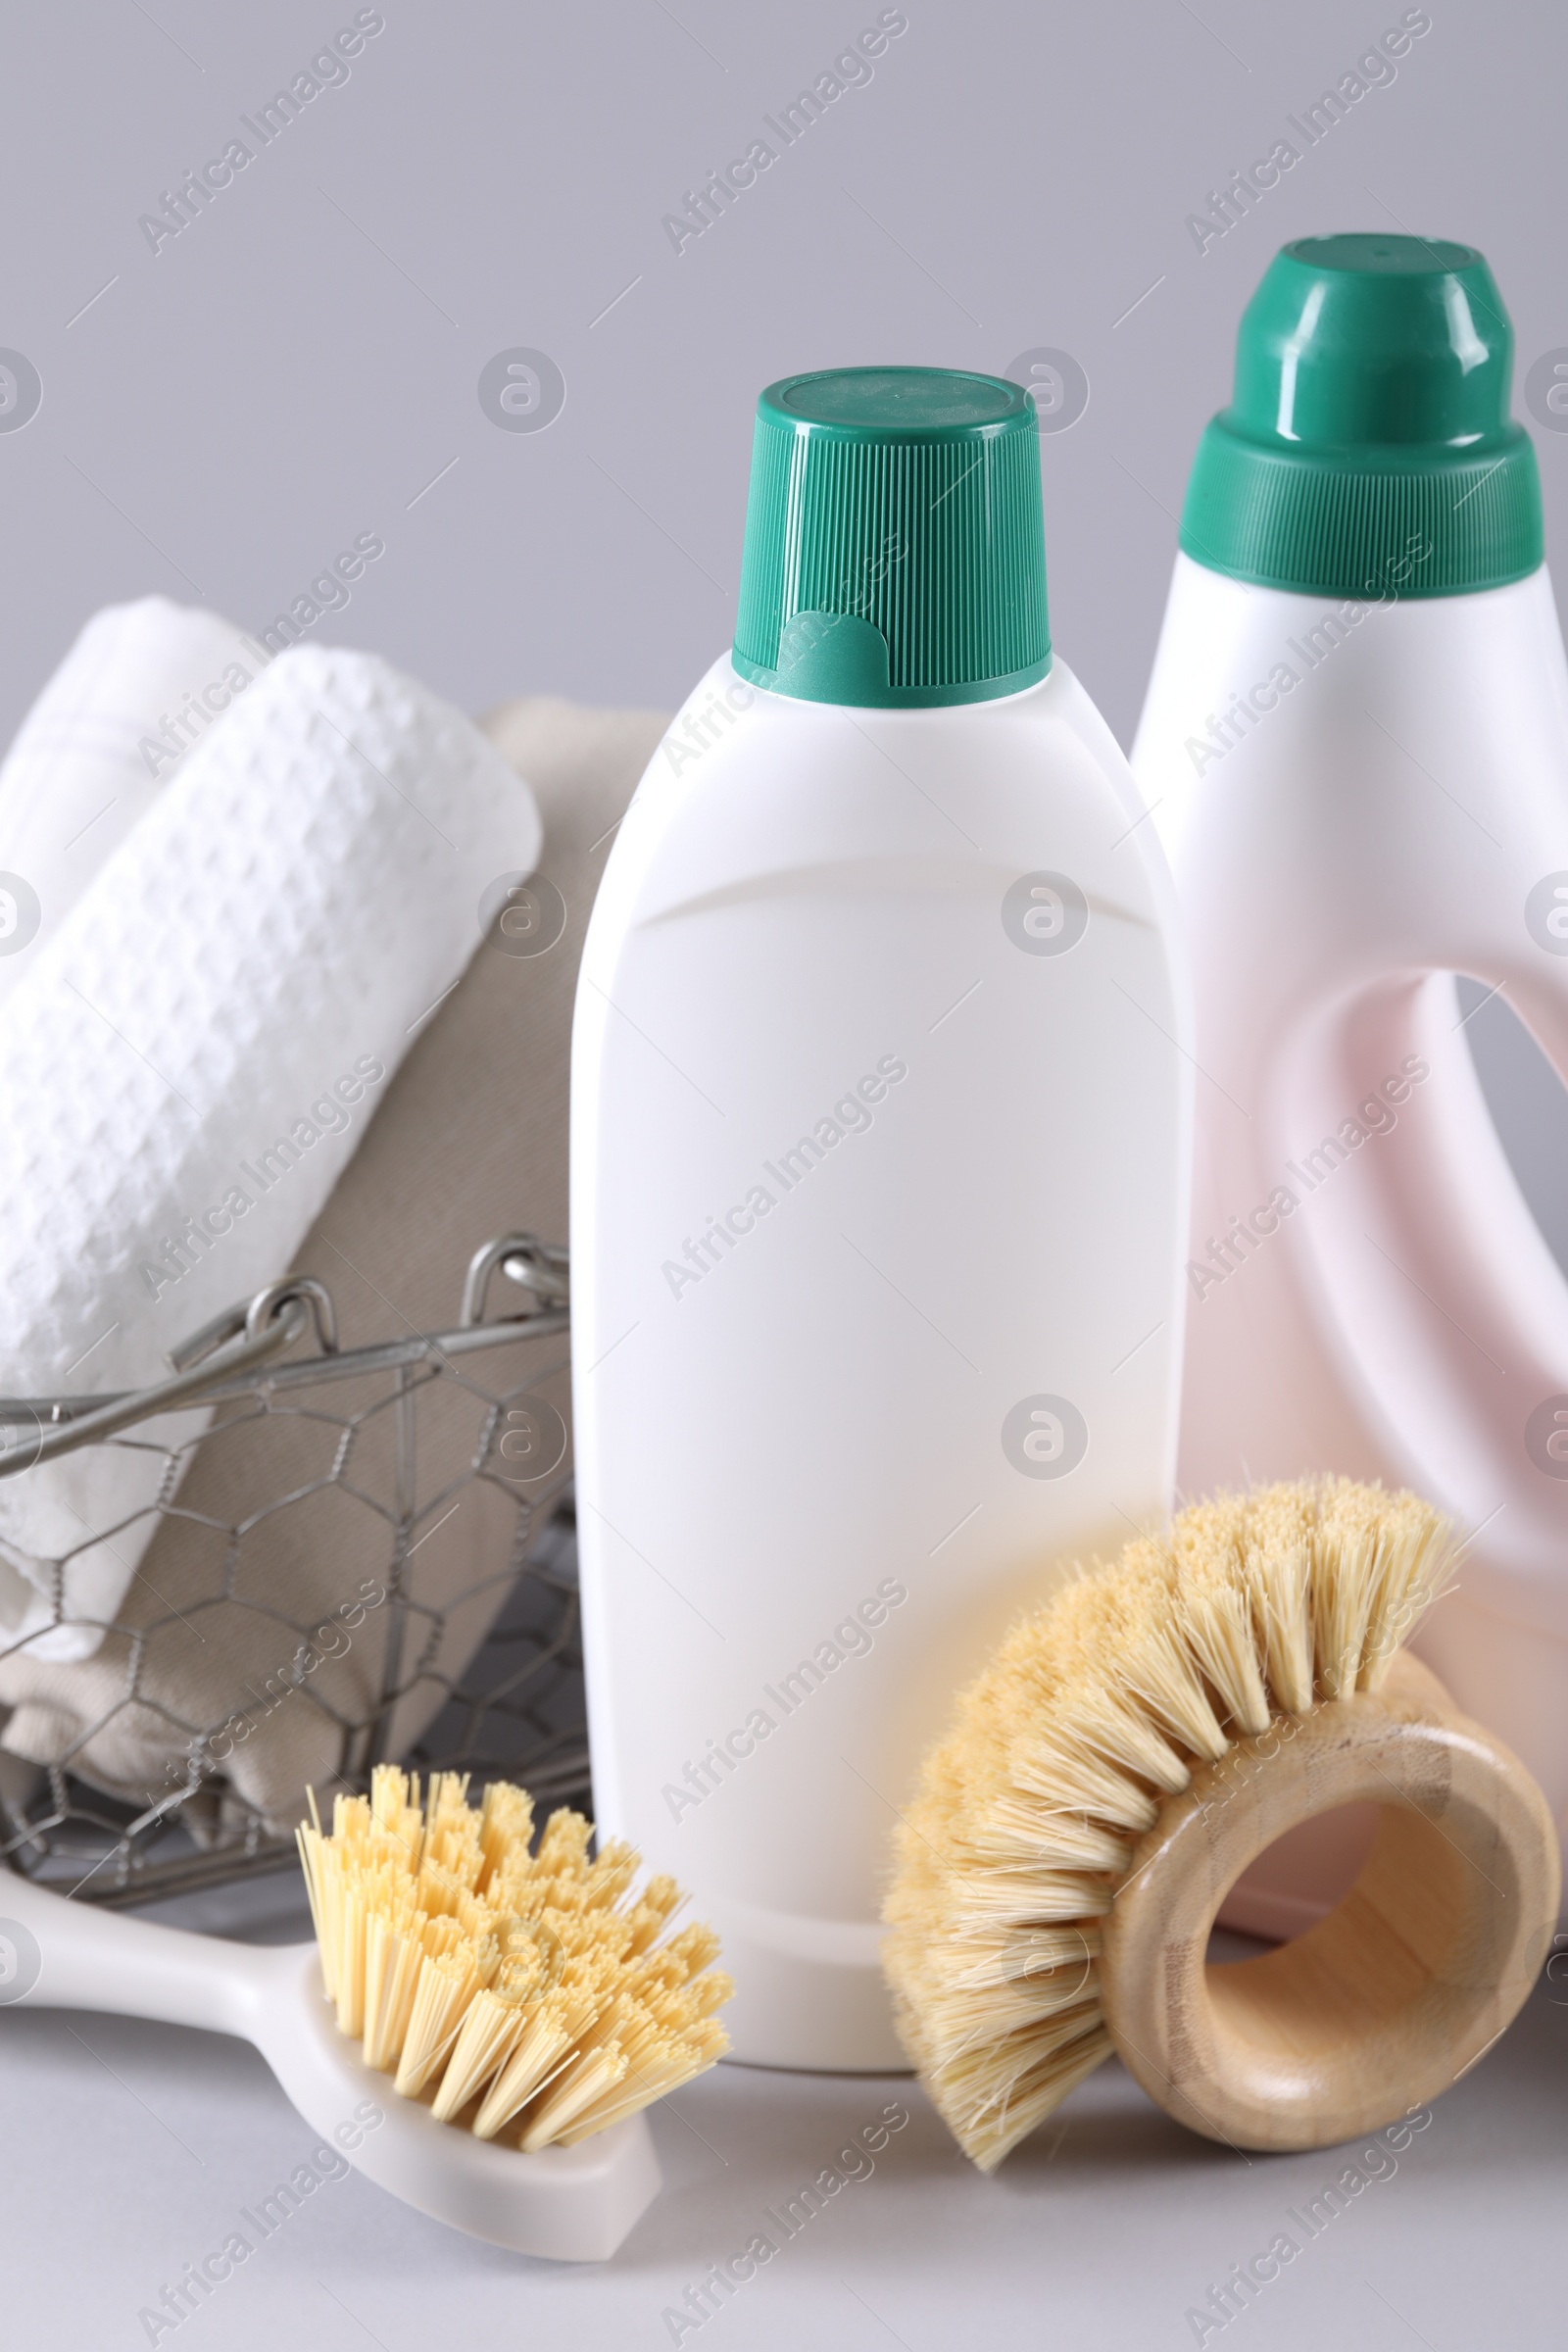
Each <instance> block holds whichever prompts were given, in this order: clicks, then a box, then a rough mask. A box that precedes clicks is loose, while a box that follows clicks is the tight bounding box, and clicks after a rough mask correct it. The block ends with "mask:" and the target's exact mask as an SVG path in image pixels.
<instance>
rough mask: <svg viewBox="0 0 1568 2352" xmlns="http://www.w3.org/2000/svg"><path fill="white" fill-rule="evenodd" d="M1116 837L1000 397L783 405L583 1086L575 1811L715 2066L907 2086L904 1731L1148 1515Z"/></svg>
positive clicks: (1173, 1341)
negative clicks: (897, 1865) (888, 1869)
mask: <svg viewBox="0 0 1568 2352" xmlns="http://www.w3.org/2000/svg"><path fill="white" fill-rule="evenodd" d="M1140 814H1141V809H1140V804H1139V802H1138V799H1137V796H1136V793H1135V790H1134V787H1133V784H1132V779H1131V775H1130V773H1129V771H1128V769H1127V766H1126V763H1125V761H1124V760H1123V759H1122V756H1121V754H1120V752H1119V751H1118V749H1117V747H1116V745H1115V743H1114V741H1113V739H1112V738H1111V736H1110V734H1109V731H1108V730H1107V728H1106V727H1105V725H1104V723H1103V720H1102V719H1101V717H1100V716H1099V713H1098V712H1097V711H1095V709H1094V707H1093V705H1092V704H1091V703H1090V701H1089V699H1088V697H1087V696H1086V695H1085V694H1084V692H1083V690H1082V688H1081V687H1080V686H1079V685H1078V683H1077V681H1076V680H1075V679H1074V678H1073V676H1072V674H1071V673H1070V671H1069V670H1067V669H1066V667H1065V666H1064V665H1063V664H1062V663H1061V662H1056V661H1054V660H1053V658H1052V654H1051V649H1050V639H1049V634H1048V628H1047V613H1046V584H1045V548H1044V536H1043V530H1042V523H1041V508H1040V466H1039V439H1038V432H1037V427H1036V421H1035V417H1034V413H1033V409H1032V406H1031V404H1030V402H1029V400H1028V398H1027V396H1026V395H1025V394H1024V393H1023V392H1021V391H1020V390H1019V389H1018V387H1016V386H1015V385H1011V384H1008V383H1005V382H1003V381H1001V380H999V379H996V378H991V377H986V376H978V375H970V374H961V373H949V372H946V371H939V370H928V369H919V368H858V369H849V370H844V371H838V372H833V373H826V374H814V375H807V376H799V377H794V378H790V379H787V380H786V381H784V382H782V383H779V384H775V385H772V386H770V387H769V389H768V390H767V391H766V392H764V393H763V394H762V396H761V399H760V403H759V415H758V425H757V439H756V447H755V453H754V459H753V476H752V493H751V504H750V509H749V514H748V518H747V538H746V553H745V563H744V571H743V580H742V589H741V604H740V615H739V625H738V628H737V636H736V646H735V651H734V654H733V656H728V655H726V656H725V657H723V658H722V659H720V660H719V661H718V662H715V663H714V665H713V667H712V668H711V670H710V672H709V673H708V675H707V677H706V678H705V679H704V680H703V681H702V683H701V684H700V686H699V687H698V689H697V691H696V693H695V694H694V695H693V696H692V698H691V700H690V702H689V703H688V704H687V706H686V708H685V710H684V711H683V712H682V713H681V715H680V716H679V718H678V719H677V720H676V722H675V724H674V726H673V727H672V729H671V731H670V734H669V735H668V737H667V738H666V739H665V741H664V743H663V744H662V746H661V748H660V750H659V752H658V753H657V754H656V755H655V758H654V760H653V762H652V764H651V766H650V768H649V770H648V773H647V774H646V776H645V777H644V779H643V781H642V784H641V785H640V787H639V789H638V793H637V796H636V798H635V800H634V801H633V803H632V806H631V809H630V812H629V814H628V816H627V818H626V820H625V822H624V824H623V825H622V827H621V829H620V833H619V835H618V837H617V839H616V842H615V845H614V848H613V852H612V855H611V857H610V860H609V864H608V869H607V872H606V876H605V880H604V883H603V885H602V887H601V891H600V894H599V898H598V901H597V904H596V907H595V910H594V915H593V919H592V923H591V926H590V929H589V933H588V940H587V945H586V948H585V951H584V956H583V963H582V974H581V981H580V985H579V993H578V1002H577V1015H576V1030H575V1038H574V1048H573V1069H572V1218H571V1241H572V1251H573V1263H574V1283H573V1324H574V1339H573V1353H574V1359H575V1365H576V1370H575V1413H576V1442H577V1460H578V1480H579V1498H580V1510H579V1525H580V1531H581V1546H582V1550H581V1557H582V1578H583V1603H584V1638H585V1645H586V1653H587V1663H588V1685H589V1708H590V1734H591V1739H592V1744H593V1757H594V1785H595V1800H596V1808H597V1811H598V1815H599V1821H600V1827H601V1831H602V1833H606V1834H609V1833H618V1834H620V1835H623V1836H625V1837H628V1838H633V1839H634V1840H635V1841H636V1842H637V1843H638V1844H639V1845H640V1846H641V1847H642V1849H643V1851H644V1852H645V1854H646V1855H647V1857H648V1859H649V1861H650V1863H651V1865H652V1866H653V1867H654V1868H655V1869H664V1870H668V1871H671V1872H673V1873H678V1875H679V1877H680V1879H681V1881H682V1883H683V1884H684V1885H686V1886H689V1887H691V1888H692V1889H693V1893H694V1896H695V1897H696V1900H697V1904H698V1908H699V1910H700V1911H701V1912H702V1913H704V1914H705V1915H708V1916H711V1918H712V1919H713V1921H714V1924H715V1925H716V1926H717V1928H718V1929H719V1931H720V1934H721V1936H722V1938H723V1944H724V1958H725V1963H726V1965H727V1966H728V1967H729V1968H730V1969H731V1971H732V1972H733V1974H734V1976H735V1978H736V1980H737V1984H738V1987H739V1989H738V1992H737V1996H736V1999H735V2002H734V2005H733V2009H732V2011H731V2012H730V2014H729V2019H728V2022H729V2023H730V2026H731V2032H732V2035H733V2040H734V2046H735V2054H736V2055H737V2056H738V2057H740V2058H743V2059H751V2060H754V2061H757V2062H760V2063H768V2064H775V2065H786V2066H801V2067H823V2068H834V2069H844V2070H859V2069H884V2068H897V2067H903V2066H904V2065H905V2064H906V2063H907V2062H906V2061H905V2059H904V2057H903V2053H902V2051H901V2049H900V2046H899V2043H898V2041H897V2038H896V2036H895V2034H894V2031H893V2024H892V2017H891V2009H890V2004H889V2000H888V1995H887V1993H886V1990H885V1988H884V1985H883V1983H882V1978H881V1972H880V1967H879V1960H878V1948H879V1944H880V1939H881V1931H880V1928H879V1926H878V1924H877V1915H878V1910H879V1906H880V1899H881V1891H882V1868H883V1859H884V1856H885V1854H886V1851H887V1847H888V1841H889V1835H890V1832H891V1829H892V1827H893V1824H894V1821H895V1817H896V1810H897V1808H898V1807H899V1806H900V1805H902V1803H903V1802H904V1801H905V1798H906V1796H907V1791H908V1789H909V1787H910V1785H911V1782H912V1778H913V1775H914V1771H915V1767H916V1764H917V1761H918V1758H919V1755H920V1753H921V1750H922V1748H923V1747H924V1746H925V1744H926V1743H927V1741H928V1740H930V1739H931V1738H932V1737H933V1736H934V1735H935V1734H936V1733H937V1732H939V1731H940V1730H941V1728H942V1726H943V1723H944V1721H945V1719H946V1717H947V1713H948V1710H949V1708H950V1706H951V1703H952V1699H953V1696H954V1693H955V1691H956V1689H957V1688H958V1686H959V1685H960V1684H961V1683H962V1682H963V1681H964V1680H965V1679H966V1678H967V1677H968V1676H969V1675H970V1674H971V1673H972V1672H973V1671H975V1670H976V1669H977V1668H978V1667H979V1665H980V1664H981V1663H982V1662H983V1660H984V1659H985V1657H986V1656H987V1654H988V1653H989V1652H990V1650H991V1649H992V1648H993V1646H994V1645H995V1643H996V1642H997V1640H998V1638H999V1637H1000V1635H1001V1634H1002V1633H1003V1632H1004V1631H1005V1627H1006V1625H1007V1624H1008V1622H1009V1621H1010V1619H1011V1618H1012V1617H1013V1615H1014V1614H1015V1613H1016V1612H1017V1611H1018V1610H1019V1609H1020V1608H1021V1607H1022V1606H1023V1605H1024V1604H1025V1603H1026V1602H1028V1601H1030V1600H1032V1599H1035V1598H1037V1597H1038V1596H1039V1595H1040V1593H1042V1591H1043V1590H1044V1589H1045V1588H1046V1585H1047V1583H1048V1580H1049V1578H1050V1576H1051V1575H1052V1573H1053V1570H1054V1567H1055V1565H1056V1564H1057V1563H1064V1562H1071V1561H1072V1560H1074V1559H1084V1558H1087V1557H1089V1556H1090V1555H1091V1554H1094V1553H1096V1552H1110V1551H1114V1550H1115V1549H1117V1548H1119V1546H1120V1544H1122V1543H1123V1542H1124V1541H1125V1540H1126V1538H1127V1536H1128V1535H1129V1533H1131V1532H1132V1531H1133V1530H1134V1529H1135V1528H1142V1527H1145V1526H1147V1525H1150V1524H1152V1522H1154V1521H1155V1520H1157V1519H1158V1518H1159V1516H1160V1515H1161V1514H1162V1513H1163V1511H1164V1510H1165V1509H1166V1508H1167V1507H1168V1504H1169V1500H1170V1489H1171V1482H1172V1476H1173V1469H1174V1447H1175V1430H1176V1408H1177V1401H1178V1400H1177V1377H1178V1367H1179V1365H1180V1361H1181V1343H1182V1280H1181V1259H1182V1255H1183V1247H1184V1241H1185V1234H1186V1216H1187V1201H1186V1187H1187V1164H1188V1148H1189V1146H1188V1134H1189V1119H1190V1104H1189V1085H1188V1079H1189V1071H1190V1063H1189V1061H1188V1059H1187V1057H1186V1054H1187V1011H1186V1006H1185V1002H1184V997H1183V988H1182V983H1181V980H1180V977H1179V963H1178V957H1177V951H1176V947H1175V939H1174V918H1173V914H1172V901H1171V895H1170V888H1169V883H1168V879H1167V877H1166V874H1165V871H1164V867H1163V864H1162V861H1161V854H1160V852H1159V849H1158V846H1157V844H1156V842H1155V839H1154V837H1153V828H1152V826H1150V825H1147V824H1146V825H1140V824H1139V822H1138V819H1139V816H1140Z"/></svg>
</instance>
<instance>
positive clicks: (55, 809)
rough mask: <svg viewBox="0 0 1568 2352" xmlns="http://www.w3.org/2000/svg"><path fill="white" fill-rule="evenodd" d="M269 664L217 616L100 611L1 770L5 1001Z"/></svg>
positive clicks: (161, 603)
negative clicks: (164, 790) (190, 755)
mask: <svg viewBox="0 0 1568 2352" xmlns="http://www.w3.org/2000/svg"><path fill="white" fill-rule="evenodd" d="M268 661H269V656H268V655H267V653H266V652H265V651H264V649H263V648H261V647H260V646H257V645H255V644H253V642H252V640H251V639H250V638H248V637H245V636H243V635H242V634H241V632H240V631H239V630H238V629H236V628H234V627H233V626H232V624H231V623H230V622H228V621H226V620H222V619H221V618H220V617H219V615H218V614H217V613H200V612H192V611H189V610H187V609H186V608H185V607H183V606H180V605H172V604H171V603H170V602H169V600H168V598H167V597H163V596H144V597H142V598H140V599H139V600H138V601H137V603H135V604H133V605H106V606H105V607H104V610H103V611H102V612H101V613H94V614H93V616H92V618H91V620H89V621H88V623H87V625H86V627H85V628H84V629H83V630H82V632H81V634H80V636H79V637H78V638H77V639H76V642H75V644H74V645H73V647H72V649H71V651H70V653H69V654H68V655H67V656H66V658H65V660H64V661H63V662H61V664H60V667H59V668H58V669H57V670H56V671H55V673H54V675H53V677H52V678H51V679H50V680H49V683H48V685H47V686H45V688H44V690H43V692H42V694H40V695H39V697H38V699H37V701H36V702H35V703H34V704H33V706H32V709H31V710H30V711H28V712H27V715H26V717H25V719H24V720H23V722H22V725H21V726H20V728H19V729H18V730H17V737H16V741H15V742H14V743H13V744H12V746H11V749H10V751H9V752H8V753H7V754H6V758H5V763H4V765H3V766H0V1004H3V1003H4V1002H5V999H6V998H7V997H8V996H9V995H10V994H11V991H12V990H13V989H14V988H15V987H16V986H17V985H18V983H19V982H20V981H21V979H22V977H23V975H24V973H25V971H26V970H27V969H28V967H29V965H30V964H31V963H32V962H33V961H34V960H35V959H36V958H37V956H39V955H40V954H41V952H42V949H43V944H44V942H45V940H46V939H47V938H48V937H49V934H50V932H51V931H52V930H53V929H54V928H55V927H56V925H57V924H59V923H60V922H61V921H63V920H64V918H65V916H66V915H67V914H69V913H70V911H71V908H72V907H73V905H74V904H75V902H76V900H77V899H78V898H79V897H80V896H81V893H82V892H83V890H85V888H86V887H87V884H88V883H89V882H90V881H91V880H92V878H93V875H94V874H95V873H96V872H97V871H98V868H99V867H100V866H101V865H102V864H103V862H104V860H105V859H106V858H108V857H109V855H110V853H111V852H112V851H113V850H114V849H115V848H116V847H117V846H118V845H119V844H120V843H121V842H122V841H123V840H124V838H125V836H126V834H127V833H128V832H130V830H131V828H132V827H133V826H134V825H135V823H136V822H137V820H138V819H139V818H140V817H141V816H142V814H143V813H144V811H145V810H146V809H148V807H149V806H150V805H151V803H152V801H153V799H154V797H155V795H156V794H157V793H158V791H159V790H160V788H161V787H162V785H163V784H164V783H166V782H167V781H168V779H169V778H170V777H171V776H172V775H173V774H174V772H175V770H176V768H177V767H178V765H179V763H180V761H181V760H182V759H183V757H184V753H185V750H186V748H187V747H188V746H189V745H190V744H192V743H195V742H197V741H199V739H200V738H201V736H202V735H204V734H205V733H206V732H207V730H208V729H209V728H210V727H211V726H212V725H213V724H214V723H215V721H216V719H217V718H218V717H219V715H220V714H221V712H222V711H225V710H227V708H228V706H229V704H230V703H231V702H232V701H233V700H234V697H235V695H236V694H242V693H243V692H244V690H245V688H246V687H247V686H248V685H249V684H251V682H252V681H253V680H254V679H256V678H258V677H260V675H261V673H262V671H263V670H264V669H265V668H266V667H267V664H268Z"/></svg>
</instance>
